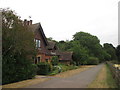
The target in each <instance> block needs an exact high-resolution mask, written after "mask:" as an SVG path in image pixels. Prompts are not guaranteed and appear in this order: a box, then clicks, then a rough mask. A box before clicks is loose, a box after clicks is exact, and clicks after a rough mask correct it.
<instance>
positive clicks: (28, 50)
mask: <svg viewBox="0 0 120 90" xmlns="http://www.w3.org/2000/svg"><path fill="white" fill-rule="evenodd" d="M1 11H2V84H7V83H12V82H17V81H21V80H25V79H29V78H33V77H34V76H35V75H36V65H34V64H33V62H32V61H33V60H32V57H34V56H35V54H36V50H35V44H34V40H33V39H34V38H33V37H34V35H33V33H32V32H30V31H29V30H27V27H25V26H23V23H22V20H20V18H19V17H18V16H17V15H16V14H15V12H13V11H12V10H9V9H2V10H1ZM13 77H14V78H13Z"/></svg>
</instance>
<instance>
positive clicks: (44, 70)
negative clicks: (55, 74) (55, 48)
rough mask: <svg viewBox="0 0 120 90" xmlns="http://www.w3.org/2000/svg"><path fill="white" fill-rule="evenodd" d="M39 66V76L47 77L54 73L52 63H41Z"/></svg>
mask: <svg viewBox="0 0 120 90" xmlns="http://www.w3.org/2000/svg"><path fill="white" fill-rule="evenodd" d="M37 66H38V70H37V74H39V75H47V74H48V73H50V72H51V71H52V66H51V64H50V63H47V62H40V63H38V64H37Z"/></svg>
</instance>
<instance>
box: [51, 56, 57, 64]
mask: <svg viewBox="0 0 120 90" xmlns="http://www.w3.org/2000/svg"><path fill="white" fill-rule="evenodd" d="M51 63H52V65H53V66H55V65H58V63H59V59H58V56H52V59H51Z"/></svg>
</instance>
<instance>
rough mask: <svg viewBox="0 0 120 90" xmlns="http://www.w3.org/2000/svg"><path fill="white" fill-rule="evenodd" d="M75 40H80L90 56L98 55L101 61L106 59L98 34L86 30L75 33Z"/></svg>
mask: <svg viewBox="0 0 120 90" xmlns="http://www.w3.org/2000/svg"><path fill="white" fill-rule="evenodd" d="M73 40H74V41H79V42H80V44H81V45H82V46H83V47H85V48H87V49H88V51H89V55H90V56H93V57H97V58H99V60H101V61H102V60H104V55H103V48H102V46H101V45H100V40H99V39H98V38H97V37H96V36H93V35H91V34H89V33H86V32H77V33H76V34H75V35H73Z"/></svg>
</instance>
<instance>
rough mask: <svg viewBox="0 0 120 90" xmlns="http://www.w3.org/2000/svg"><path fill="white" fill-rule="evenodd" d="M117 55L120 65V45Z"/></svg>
mask: <svg viewBox="0 0 120 90" xmlns="http://www.w3.org/2000/svg"><path fill="white" fill-rule="evenodd" d="M116 55H117V58H118V61H119V63H120V45H118V46H117V48H116Z"/></svg>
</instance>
